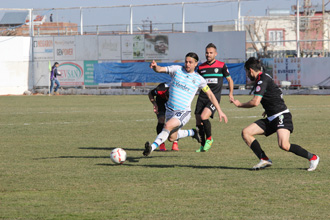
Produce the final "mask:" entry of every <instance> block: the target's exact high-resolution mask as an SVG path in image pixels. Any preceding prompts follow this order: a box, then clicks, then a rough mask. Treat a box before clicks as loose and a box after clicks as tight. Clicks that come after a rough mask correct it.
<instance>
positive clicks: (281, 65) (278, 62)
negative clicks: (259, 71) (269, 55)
mask: <svg viewBox="0 0 330 220" xmlns="http://www.w3.org/2000/svg"><path fill="white" fill-rule="evenodd" d="M301 71H302V69H301V58H274V65H273V78H274V81H275V83H276V84H278V85H280V82H281V81H289V82H291V86H301Z"/></svg>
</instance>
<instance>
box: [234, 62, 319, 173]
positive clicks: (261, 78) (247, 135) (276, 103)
mask: <svg viewBox="0 0 330 220" xmlns="http://www.w3.org/2000/svg"><path fill="white" fill-rule="evenodd" d="M244 67H245V71H246V72H247V73H248V77H249V78H250V79H251V81H255V85H254V97H253V98H252V99H251V100H250V101H248V102H246V103H241V102H240V101H238V100H234V101H233V103H234V104H235V105H236V106H237V107H239V108H252V107H256V106H258V105H259V104H260V103H261V104H262V107H263V108H264V109H265V112H264V113H263V116H264V117H265V116H267V118H264V119H260V120H258V121H256V122H254V123H252V124H250V125H249V126H247V127H246V128H244V129H243V131H242V137H243V139H244V141H245V143H246V144H247V145H248V146H249V147H250V148H251V149H252V151H253V152H254V153H255V155H256V156H257V157H258V158H259V160H260V162H259V163H258V164H257V165H255V166H254V167H253V169H262V168H266V167H269V166H271V165H272V161H271V160H270V159H269V158H268V157H267V156H266V154H265V152H264V151H263V150H262V149H261V147H260V144H259V142H258V141H257V140H256V139H255V138H254V136H255V135H265V136H269V135H271V134H273V133H275V132H276V133H277V139H278V145H279V147H280V148H281V149H283V150H285V151H289V152H292V153H294V154H296V155H298V156H301V157H304V158H306V159H308V160H309V161H310V166H309V168H308V169H307V170H308V171H313V170H315V169H316V167H317V165H318V163H319V160H320V158H319V156H317V155H315V154H312V153H310V152H308V151H307V150H305V149H304V148H302V147H301V146H299V145H296V144H290V142H289V139H290V133H292V132H293V123H292V116H291V113H290V111H289V109H288V108H287V107H286V105H285V103H284V100H283V98H282V96H283V95H282V91H281V89H280V88H279V87H278V86H277V85H276V84H275V83H274V81H273V79H272V78H271V77H270V76H269V75H268V74H265V73H263V72H262V71H261V70H262V68H261V62H260V61H259V60H257V59H256V58H254V57H250V58H249V59H248V60H247V61H246V62H245V66H244Z"/></svg>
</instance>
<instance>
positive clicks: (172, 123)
mask: <svg viewBox="0 0 330 220" xmlns="http://www.w3.org/2000/svg"><path fill="white" fill-rule="evenodd" d="M166 114H167V113H166ZM180 125H181V122H180V120H179V119H177V118H175V117H173V118H171V119H169V120H168V121H167V122H166V123H165V126H164V128H163V130H162V131H161V132H160V133H159V134H158V136H157V137H156V139H155V141H154V142H153V143H152V144H151V145H150V143H149V142H146V143H145V150H144V151H143V155H144V156H148V155H149V154H150V153H151V152H152V151H154V150H155V149H156V148H157V147H158V146H159V145H160V144H162V143H163V142H165V141H166V139H168V137H169V135H170V132H171V131H172V130H174V129H177V128H178V127H179V126H180ZM176 136H177V133H176ZM172 138H174V136H173V137H172ZM176 139H177V137H176V138H174V140H176Z"/></svg>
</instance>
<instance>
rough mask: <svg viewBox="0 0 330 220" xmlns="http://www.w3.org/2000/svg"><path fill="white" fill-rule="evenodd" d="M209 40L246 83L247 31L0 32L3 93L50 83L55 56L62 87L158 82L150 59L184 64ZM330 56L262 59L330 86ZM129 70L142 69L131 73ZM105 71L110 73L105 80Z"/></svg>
mask: <svg viewBox="0 0 330 220" xmlns="http://www.w3.org/2000/svg"><path fill="white" fill-rule="evenodd" d="M210 42H213V43H215V44H216V46H217V47H218V52H219V55H218V57H217V58H218V59H219V60H223V61H225V62H227V64H228V66H229V69H230V71H231V74H232V76H233V78H234V82H235V83H236V84H245V83H248V82H246V77H245V73H244V71H242V62H243V61H244V60H245V34H244V32H228V33H227V32H217V33H186V34H166V35H165V34H161V35H159V34H158V35H157V34H155V35H149V34H145V35H120V36H119V35H111V36H47V37H33V38H30V37H0V49H1V51H2V53H1V54H0V95H6V94H14V95H16V94H23V93H24V92H25V91H26V90H32V89H35V88H40V87H48V86H49V65H50V64H51V65H52V64H53V63H54V62H55V61H57V62H59V63H60V67H59V71H60V72H61V73H62V76H61V77H60V78H59V80H60V82H61V85H62V86H64V87H66V86H67V87H76V88H77V87H81V86H82V87H85V86H87V87H88V86H97V88H98V86H108V87H109V86H123V85H128V84H125V83H127V82H155V79H154V77H150V76H151V75H149V76H146V74H154V73H152V71H151V72H150V71H148V70H149V69H148V67H147V66H148V64H147V63H146V62H150V61H151V60H153V59H155V60H156V61H157V62H158V63H159V64H162V63H163V64H181V65H182V62H183V61H184V60H183V58H184V56H185V54H186V53H187V52H190V51H195V52H196V53H197V54H198V55H199V56H200V60H201V62H203V61H205V58H204V48H205V45H207V44H208V43H210ZM329 59H330V58H328V57H325V58H274V59H263V63H264V67H265V69H266V72H267V73H269V74H270V75H272V76H273V77H274V79H275V81H276V82H277V83H278V84H279V85H280V82H281V81H290V82H291V84H292V85H293V86H298V87H308V86H320V87H324V88H325V87H327V88H329V87H330V74H329V72H328V70H329V69H330V62H329V61H330V60H329ZM235 62H236V63H239V62H241V63H240V64H236V67H234V66H231V64H230V63H235ZM102 68H103V69H102ZM234 68H236V70H234ZM130 70H133V71H130ZM127 73H130V74H134V75H135V74H137V73H138V74H140V75H138V74H137V75H135V76H134V77H131V76H129V77H127V76H128V75H127ZM109 74H110V75H109ZM111 74H112V75H111ZM236 74H237V75H236ZM102 77H103V79H105V78H106V77H107V79H106V80H104V81H102ZM160 78H161V77H160ZM109 79H110V80H109ZM111 79H114V80H111ZM156 81H161V82H163V81H164V79H163V78H161V79H157V80H156Z"/></svg>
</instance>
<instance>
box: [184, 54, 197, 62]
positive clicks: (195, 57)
mask: <svg viewBox="0 0 330 220" xmlns="http://www.w3.org/2000/svg"><path fill="white" fill-rule="evenodd" d="M187 57H191V58H193V59H195V60H196V62H198V60H199V58H198V56H197V54H196V53H194V52H190V53H187V55H186V58H187Z"/></svg>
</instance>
